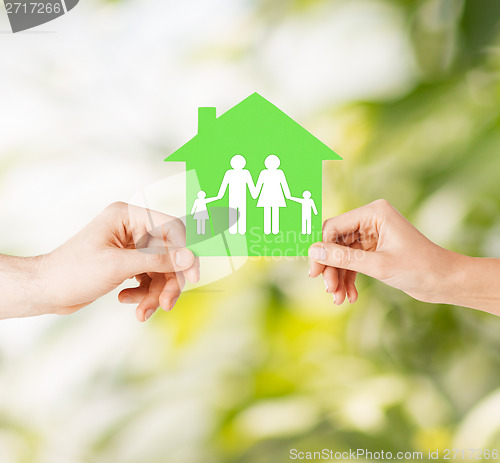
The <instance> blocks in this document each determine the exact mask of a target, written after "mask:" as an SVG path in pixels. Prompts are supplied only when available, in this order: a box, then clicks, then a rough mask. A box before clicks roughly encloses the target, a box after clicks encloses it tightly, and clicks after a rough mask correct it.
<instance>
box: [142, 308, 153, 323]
mask: <svg viewBox="0 0 500 463" xmlns="http://www.w3.org/2000/svg"><path fill="white" fill-rule="evenodd" d="M154 313H155V309H148V310H146V313H145V314H144V321H147V320H149V319H150V318H151V315H153V314H154Z"/></svg>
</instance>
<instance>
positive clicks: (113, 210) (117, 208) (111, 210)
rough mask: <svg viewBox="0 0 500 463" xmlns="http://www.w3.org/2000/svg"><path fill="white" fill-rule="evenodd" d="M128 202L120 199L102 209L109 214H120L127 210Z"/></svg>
mask: <svg viewBox="0 0 500 463" xmlns="http://www.w3.org/2000/svg"><path fill="white" fill-rule="evenodd" d="M127 207H128V204H127V203H124V202H122V201H116V202H114V203H111V204H110V205H109V206H106V208H105V209H104V213H105V214H106V215H110V216H116V215H118V214H122V213H123V212H124V211H126V210H127Z"/></svg>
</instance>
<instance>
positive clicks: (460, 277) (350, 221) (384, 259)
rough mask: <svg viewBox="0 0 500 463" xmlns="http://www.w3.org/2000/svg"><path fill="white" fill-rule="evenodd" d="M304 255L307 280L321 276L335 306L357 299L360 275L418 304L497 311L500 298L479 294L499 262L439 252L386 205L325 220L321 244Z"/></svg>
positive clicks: (375, 204)
mask: <svg viewBox="0 0 500 463" xmlns="http://www.w3.org/2000/svg"><path fill="white" fill-rule="evenodd" d="M309 256H310V258H311V261H310V275H311V276H312V277H317V276H318V275H320V274H321V273H322V274H323V277H324V280H325V284H326V286H327V291H328V292H329V293H332V294H333V295H334V301H335V303H336V304H338V305H340V304H342V302H344V300H345V298H346V296H347V298H348V300H349V301H350V302H351V303H352V302H355V301H356V300H357V298H358V292H357V290H356V286H355V280H356V273H357V272H361V273H364V274H366V275H369V276H371V277H374V278H377V279H378V280H380V281H382V282H384V283H386V284H388V285H390V286H393V287H394V288H398V289H401V290H402V291H404V292H405V293H407V294H409V295H410V296H412V297H414V298H415V299H418V300H420V301H425V302H436V303H437V302H440V303H454V304H459V305H466V306H467V307H474V308H481V309H485V310H490V309H493V311H495V310H498V307H499V301H500V295H498V294H497V295H492V294H491V292H492V289H491V288H490V290H489V293H490V295H488V294H485V291H482V293H483V294H481V290H480V288H481V287H482V286H483V285H484V281H485V280H487V275H488V274H491V272H492V271H493V272H496V278H498V277H499V276H500V273H499V272H500V265H499V261H498V260H496V259H477V258H476V259H474V258H471V257H467V256H463V255H460V254H456V253H454V252H451V251H447V250H446V249H443V248H441V247H439V246H438V245H436V244H434V243H433V242H431V241H430V240H429V239H427V238H426V237H425V236H424V235H422V233H420V232H419V231H418V230H417V229H416V228H415V227H414V226H413V225H411V224H410V223H409V222H408V221H407V220H406V219H405V218H404V217H403V216H402V215H401V214H400V213H399V212H398V211H397V210H396V209H394V208H393V207H392V206H391V205H390V204H389V203H388V202H387V201H385V200H378V201H375V202H373V203H370V204H368V205H366V206H363V207H360V208H359V209H355V210H352V211H350V212H347V213H345V214H342V215H339V216H338V217H334V218H331V219H328V220H327V221H326V222H325V223H324V226H323V242H322V243H315V244H314V245H312V246H311V248H310V249H309ZM480 275H482V276H483V277H482V278H479V276H480ZM476 279H478V282H477V283H476V284H473V287H472V288H471V283H472V282H473V281H475V280H476ZM496 286H498V285H494V287H496ZM464 289H466V290H464ZM487 292H488V291H486V293H487ZM497 293H498V290H497ZM496 296H498V299H495V298H496ZM495 301H496V302H495Z"/></svg>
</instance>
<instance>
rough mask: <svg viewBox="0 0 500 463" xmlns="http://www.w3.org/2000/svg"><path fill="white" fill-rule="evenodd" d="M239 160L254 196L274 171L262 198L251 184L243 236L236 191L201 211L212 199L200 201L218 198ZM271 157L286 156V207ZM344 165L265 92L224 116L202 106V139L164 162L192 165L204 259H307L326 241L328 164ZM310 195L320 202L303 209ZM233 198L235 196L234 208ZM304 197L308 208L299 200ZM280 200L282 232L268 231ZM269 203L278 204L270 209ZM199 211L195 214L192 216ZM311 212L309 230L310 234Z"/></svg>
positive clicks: (194, 223)
mask: <svg viewBox="0 0 500 463" xmlns="http://www.w3.org/2000/svg"><path fill="white" fill-rule="evenodd" d="M235 155H240V156H239V159H240V161H241V156H243V157H244V158H245V160H246V165H245V167H244V169H246V170H248V171H249V173H250V175H251V178H250V177H249V176H248V174H245V175H246V178H249V179H250V181H251V182H253V187H254V192H255V186H256V184H257V183H258V180H259V176H260V174H261V172H262V171H264V170H266V172H267V173H266V174H264V175H263V177H262V178H263V179H264V181H263V182H261V185H262V188H261V189H260V195H259V197H258V198H257V199H253V198H252V196H251V191H250V190H251V188H252V186H249V187H248V188H246V190H245V191H246V228H245V227H243V230H244V233H241V229H242V227H241V223H242V222H239V223H235V222H237V221H238V220H240V219H241V217H242V215H245V214H244V212H243V214H242V213H241V212H240V211H239V210H238V211H237V210H236V209H235V208H234V207H233V208H230V198H229V195H230V191H229V189H226V191H225V194H224V196H223V197H222V198H221V199H217V200H213V201H211V202H209V203H207V204H206V205H205V207H206V210H203V209H204V208H203V207H200V204H201V206H203V205H204V201H205V200H206V199H203V198H202V199H201V203H200V202H199V201H198V203H197V206H196V205H195V201H197V199H198V198H199V196H198V195H199V193H200V191H201V190H203V191H204V192H205V193H206V198H207V199H208V198H214V197H217V195H218V193H219V190H220V187H221V185H222V183H223V179H224V177H225V174H226V172H227V171H232V170H233V169H232V167H231V160H232V159H233V157H234V156H235ZM270 155H274V156H272V158H274V162H276V156H277V157H278V158H279V164H280V165H279V169H280V170H281V171H282V172H283V174H284V177H285V179H286V183H287V184H288V187H289V190H290V193H291V196H292V197H293V198H295V200H288V199H286V198H285V201H284V203H283V197H281V198H280V199H279V200H278V199H276V200H275V199H273V198H277V196H280V195H282V193H283V194H285V193H284V190H286V187H284V186H283V183H282V184H281V189H280V191H278V190H277V188H280V186H279V185H280V184H279V181H274V180H272V179H275V178H277V177H276V175H277V176H278V177H279V178H281V179H283V174H277V173H276V169H274V173H273V174H269V175H268V170H269V169H266V166H265V162H266V163H267V161H266V159H267V158H268V156H270ZM340 159H342V158H341V157H340V156H339V155H338V154H336V153H335V152H334V151H333V150H332V149H330V148H329V147H328V146H326V145H325V144H324V143H322V142H321V141H320V140H318V139H317V138H316V137H315V136H314V135H312V134H311V133H309V132H308V131H307V130H305V129H304V128H303V127H301V126H300V124H298V123H297V122H295V121H294V120H293V119H291V118H290V117H289V116H287V115H286V114H285V113H284V112H282V111H281V110H280V109H278V108H277V107H276V106H274V105H273V104H272V103H270V102H269V101H267V100H266V99H265V98H263V97H262V96H260V95H259V94H258V93H254V94H253V95H250V96H249V97H248V98H246V99H245V100H243V101H242V102H241V103H239V104H237V105H236V106H234V107H233V108H232V109H230V110H229V111H227V112H226V113H224V114H223V115H221V116H220V117H217V115H216V108H199V126H198V134H197V135H196V136H195V137H194V138H193V139H191V140H190V141H189V142H187V143H186V144H185V145H184V146H182V147H181V148H179V149H178V150H177V151H175V152H174V153H173V154H171V155H170V156H168V157H167V158H166V159H165V161H168V162H184V163H185V164H186V172H187V173H188V175H187V176H186V238H187V246H188V247H189V248H190V249H191V250H192V251H193V252H194V253H195V254H196V255H198V256H227V255H230V256H273V257H282V256H306V255H307V250H308V248H309V246H310V245H311V244H312V243H314V242H316V241H319V240H321V230H322V217H321V211H322V164H323V161H325V160H340ZM271 164H272V162H271ZM274 167H275V166H273V168H274ZM193 172H194V173H195V174H196V175H193ZM229 175H231V174H229ZM271 177H272V179H271ZM266 179H267V180H266ZM276 182H278V183H276ZM239 188H240V187H239ZM243 188H245V187H243ZM239 191H240V192H241V191H242V190H241V188H240V190H239ZM304 192H306V193H304ZM307 192H310V197H311V199H312V200H313V201H314V203H311V202H310V200H307V201H308V202H306V203H304V199H307V196H309V193H307ZM234 198H235V194H233V200H232V202H233V206H234ZM269 198H272V199H271V200H270V199H269ZM260 199H262V201H261V202H259V201H260ZM297 199H300V200H301V202H296V200H297ZM273 201H278V203H279V204H280V205H281V207H280V208H279V211H278V213H279V232H278V231H277V227H274V229H272V230H271V231H270V229H269V226H267V227H266V230H264V214H265V210H266V211H268V213H269V214H272V215H273V217H272V218H271V222H272V220H273V218H274V217H275V216H274V214H275V212H273V211H272V209H271V206H272V205H274V204H278V203H276V202H273ZM240 202H241V199H240ZM302 203H304V205H303V204H302ZM263 204H267V205H268V206H269V205H271V206H269V208H268V209H266V208H265V207H263V206H262V205H263ZM283 204H285V207H283ZM312 204H314V206H315V209H316V211H317V215H315V214H314V207H313V206H312ZM193 206H195V207H194V208H193ZM244 210H245V209H243V211H244ZM303 210H304V212H303ZM193 211H196V212H195V213H194V214H191V213H192V212H193ZM269 211H271V212H269ZM308 212H309V217H310V222H309V223H310V225H308V226H307V227H306V228H305V229H303V228H302V226H303V220H307V218H305V217H306V216H307V213H308ZM303 213H304V214H305V215H303ZM276 217H278V214H276ZM202 223H205V229H204V230H203V231H204V233H200V230H201V229H200V224H202ZM304 223H305V222H304ZM304 226H305V225H304ZM238 227H239V228H240V229H239V230H238V231H237V229H238ZM308 227H310V229H309V228H308ZM273 232H274V233H273ZM309 232H310V234H309Z"/></svg>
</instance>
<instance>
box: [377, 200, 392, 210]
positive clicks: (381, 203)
mask: <svg viewBox="0 0 500 463" xmlns="http://www.w3.org/2000/svg"><path fill="white" fill-rule="evenodd" d="M372 205H373V206H374V207H375V208H376V209H379V210H381V211H385V210H387V209H390V208H392V206H391V203H390V202H389V201H387V199H383V198H381V199H377V200H376V201H373V202H372Z"/></svg>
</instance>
